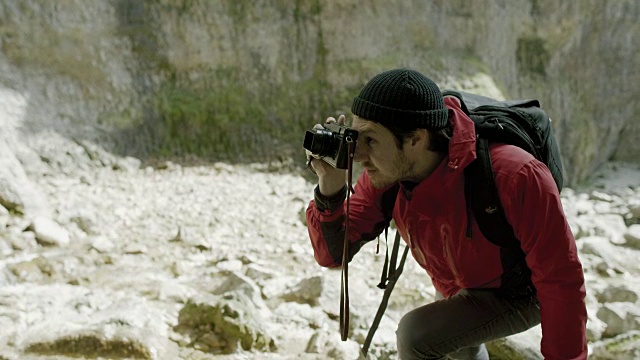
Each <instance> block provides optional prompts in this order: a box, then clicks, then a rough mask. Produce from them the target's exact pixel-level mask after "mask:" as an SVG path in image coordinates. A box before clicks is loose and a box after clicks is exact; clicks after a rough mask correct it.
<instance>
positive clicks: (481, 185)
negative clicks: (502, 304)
mask: <svg viewBox="0 0 640 360" xmlns="http://www.w3.org/2000/svg"><path fill="white" fill-rule="evenodd" d="M476 152H477V158H476V160H474V161H473V162H472V163H471V164H469V165H468V166H467V167H466V168H465V170H464V179H465V181H464V182H465V184H464V191H465V199H466V202H467V205H466V206H467V214H469V213H470V212H472V213H473V216H474V218H475V219H476V223H477V224H478V227H479V228H480V231H481V232H482V235H484V237H485V238H487V240H489V241H490V242H492V243H493V244H495V245H497V246H499V247H500V262H501V263H502V268H503V269H504V271H503V273H502V275H501V279H500V282H501V286H500V289H499V291H500V292H502V294H503V296H507V297H511V298H517V297H522V296H531V295H532V294H535V287H534V286H533V284H532V283H531V270H530V269H529V268H528V266H527V263H526V261H525V253H524V251H523V250H522V248H521V246H520V241H519V240H518V239H517V238H516V236H515V233H514V231H513V227H512V226H511V224H510V223H509V221H508V220H507V218H506V216H505V213H504V208H503V207H502V204H501V203H500V196H499V195H498V188H497V186H496V182H495V178H494V174H493V167H492V164H491V154H490V153H489V140H487V139H485V138H478V139H477V149H476ZM469 209H470V211H469ZM468 221H469V223H468V224H467V226H468V229H470V221H471V220H470V219H469V220H468ZM468 235H470V234H468Z"/></svg>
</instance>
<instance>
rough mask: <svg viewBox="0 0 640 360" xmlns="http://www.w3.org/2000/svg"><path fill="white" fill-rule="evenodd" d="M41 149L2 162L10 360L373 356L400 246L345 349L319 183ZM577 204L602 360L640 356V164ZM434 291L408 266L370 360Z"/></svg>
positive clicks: (527, 336)
mask: <svg viewBox="0 0 640 360" xmlns="http://www.w3.org/2000/svg"><path fill="white" fill-rule="evenodd" d="M28 145H29V146H28V147H24V148H22V147H15V146H12V144H11V143H10V142H9V143H5V149H4V150H5V152H2V154H3V155H2V156H3V159H2V163H3V164H4V165H5V166H4V167H3V168H4V169H5V170H4V172H2V173H1V174H0V179H1V180H2V181H0V202H1V203H2V204H4V205H5V206H0V359H2V360H14V359H34V360H40V359H42V360H44V359H78V358H79V359H97V358H103V359H107V358H108V359H125V358H135V359H356V358H357V356H358V355H357V354H358V349H359V343H361V342H362V341H363V339H364V337H365V336H366V332H367V330H368V328H369V325H370V324H371V321H372V319H373V316H374V314H375V311H376V309H377V306H378V303H379V301H380V299H381V296H382V292H381V291H380V290H379V289H377V288H376V284H377V283H378V282H379V276H380V270H381V268H382V264H383V261H384V242H382V245H381V248H382V251H381V252H380V254H377V255H376V254H375V244H370V245H367V246H366V247H365V248H364V249H363V250H362V251H361V253H360V254H359V255H358V256H357V257H356V259H355V260H354V261H353V262H352V265H351V266H350V295H351V306H350V308H351V312H352V319H351V335H350V338H349V340H348V341H346V342H342V341H340V335H339V331H338V314H339V289H340V271H339V270H328V269H323V268H320V267H318V266H317V265H316V263H315V261H314V259H313V253H312V249H311V246H310V243H309V240H308V237H307V233H306V227H305V223H304V221H305V220H304V209H305V208H306V206H307V204H308V201H309V200H310V198H311V196H312V189H313V186H314V184H312V183H310V182H308V181H306V180H305V178H304V177H303V176H301V174H300V173H296V172H285V171H282V170H279V169H274V168H273V167H269V166H263V165H253V166H231V165H228V164H222V163H216V164H211V165H207V166H180V165H177V164H175V163H171V162H164V163H161V164H159V165H157V166H154V167H150V166H141V163H140V162H139V161H138V160H136V159H131V158H117V157H115V156H113V155H111V154H109V153H107V152H105V151H103V150H102V149H101V148H100V147H97V146H95V145H91V144H89V143H85V142H81V141H77V142H70V141H69V140H67V139H65V138H62V137H60V136H57V135H56V134H55V133H50V134H44V135H41V137H39V138H32V139H29V140H28ZM8 150H11V151H12V152H9V151H8ZM562 194H563V200H564V204H565V210H566V212H567V215H568V217H569V220H570V223H571V226H572V229H573V230H574V234H575V235H576V237H577V239H578V240H577V242H578V246H579V249H580V256H581V259H582V261H583V265H584V268H585V275H586V279H587V286H588V299H587V301H588V308H589V324H588V330H589V332H588V334H589V341H590V348H591V353H592V355H591V358H592V359H637V358H640V300H639V294H640V265H639V263H638V259H639V256H640V166H638V165H637V164H636V165H631V164H611V165H610V166H608V167H607V168H606V169H604V170H603V172H602V174H601V175H599V176H596V177H594V181H593V182H592V183H591V184H590V185H589V187H588V188H580V189H577V188H576V189H569V188H567V189H564V190H563V193H562ZM390 241H391V239H390ZM433 295H434V290H433V287H432V286H431V284H430V282H429V279H428V277H427V275H426V274H425V273H424V272H423V271H422V270H420V269H418V268H417V266H416V265H415V263H414V262H413V261H411V260H409V261H408V262H407V266H406V269H405V273H404V274H403V277H402V278H401V280H400V282H399V283H398V285H397V286H396V289H395V291H394V294H393V296H392V298H391V301H390V304H389V308H388V310H387V315H386V316H385V317H384V318H383V320H382V323H381V325H380V328H379V330H378V332H377V334H376V337H375V338H374V345H373V347H372V349H371V352H370V353H371V357H372V358H376V359H394V358H395V350H394V347H395V344H394V342H395V336H394V329H395V323H396V321H397V320H398V319H399V317H400V316H401V315H402V313H403V312H404V311H406V310H407V309H409V308H411V307H414V306H417V305H420V304H423V303H425V302H429V301H431V300H432V299H433ZM539 341H540V329H539V328H534V329H532V330H530V331H528V332H526V333H523V334H519V335H517V336H513V337H511V338H509V339H505V340H501V341H497V342H494V343H492V344H490V350H491V352H492V354H493V358H497V359H535V358H541V356H540V355H539V352H538V347H539Z"/></svg>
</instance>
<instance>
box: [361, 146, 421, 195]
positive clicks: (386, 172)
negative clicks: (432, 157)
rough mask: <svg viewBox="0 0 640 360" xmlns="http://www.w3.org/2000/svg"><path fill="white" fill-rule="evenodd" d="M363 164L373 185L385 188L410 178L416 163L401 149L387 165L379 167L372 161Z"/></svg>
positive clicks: (377, 187)
mask: <svg viewBox="0 0 640 360" xmlns="http://www.w3.org/2000/svg"><path fill="white" fill-rule="evenodd" d="M362 165H363V166H364V168H365V169H366V170H367V175H368V176H369V181H370V182H371V185H372V186H373V187H374V188H376V189H384V188H386V187H388V186H390V185H392V184H395V183H397V182H400V181H402V180H405V179H409V178H411V176H412V174H413V172H414V171H413V169H414V164H413V163H412V162H411V161H409V159H407V157H406V156H405V155H404V154H403V153H402V152H401V151H399V152H398V153H397V155H396V156H395V158H394V159H393V161H391V162H390V163H389V164H388V165H387V166H385V167H377V166H375V165H374V164H372V163H370V162H366V163H363V164H362Z"/></svg>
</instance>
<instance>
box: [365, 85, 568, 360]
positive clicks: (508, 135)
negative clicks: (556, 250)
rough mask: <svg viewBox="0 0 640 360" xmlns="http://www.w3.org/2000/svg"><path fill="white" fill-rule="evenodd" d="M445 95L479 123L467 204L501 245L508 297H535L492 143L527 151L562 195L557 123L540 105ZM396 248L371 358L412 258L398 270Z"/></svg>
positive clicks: (385, 199) (387, 196)
mask: <svg viewBox="0 0 640 360" xmlns="http://www.w3.org/2000/svg"><path fill="white" fill-rule="evenodd" d="M442 95H443V96H445V97H446V96H454V97H456V98H458V100H460V105H461V108H462V110H463V111H464V112H465V113H466V114H467V116H469V118H471V120H473V122H474V123H475V129H476V138H477V139H476V152H477V158H476V160H474V161H473V162H472V163H471V164H469V165H468V166H467V167H466V168H465V171H464V177H465V199H466V200H467V207H468V210H469V211H472V212H473V216H474V217H475V219H476V222H477V223H478V226H479V228H480V230H481V231H482V234H483V235H484V236H485V237H486V238H487V239H488V240H489V241H491V242H492V243H494V244H496V245H498V246H500V252H501V253H500V258H501V261H502V266H503V268H504V269H507V270H508V271H505V273H504V274H503V277H502V279H501V280H502V284H503V287H504V289H503V290H504V292H505V295H506V296H526V295H531V294H535V288H533V286H532V284H531V271H530V270H529V268H528V267H527V266H526V263H525V262H524V256H525V254H524V252H523V251H522V249H521V248H520V242H519V241H518V240H517V239H516V237H515V235H514V232H513V227H511V225H510V224H509V222H508V221H507V219H506V217H505V215H504V209H503V208H502V205H501V204H500V198H499V196H498V189H497V188H496V184H495V179H494V176H493V168H492V164H491V156H490V154H489V144H490V143H494V142H497V143H505V144H510V145H515V146H518V147H520V148H522V149H524V150H526V151H527V152H529V153H530V154H531V155H533V156H534V157H535V158H536V159H538V160H540V161H541V162H542V163H544V164H545V165H547V167H548V168H549V170H550V171H551V175H552V176H553V179H554V180H555V182H556V185H557V186H558V190H561V189H562V185H563V173H562V162H561V158H560V150H559V148H558V144H557V142H556V139H555V137H554V136H553V131H552V129H551V119H550V118H549V116H548V115H547V113H546V112H545V111H544V110H542V109H541V108H540V103H539V102H538V100H512V101H497V100H494V99H491V98H488V97H485V96H480V95H476V94H471V93H466V92H463V91H452V90H447V91H444V92H443V93H442ZM398 191H399V185H396V186H393V187H391V188H390V189H389V190H387V191H386V192H385V193H384V194H383V196H382V209H383V213H384V214H385V217H386V219H387V221H388V222H389V223H390V222H391V214H392V212H393V208H394V205H395V200H396V197H397V194H398ZM385 234H386V230H385ZM471 235H472V234H471V222H470V221H469V222H468V223H467V236H468V237H471ZM397 242H399V236H397V235H396V243H397ZM396 243H394V246H393V254H392V264H391V266H388V264H387V262H388V260H387V259H388V256H387V259H386V260H385V265H384V269H383V274H382V279H381V281H380V284H379V285H378V287H380V288H381V289H386V291H385V296H384V297H383V302H382V303H381V305H380V308H379V310H378V314H377V316H376V319H375V320H374V326H372V328H371V330H370V334H369V336H367V341H366V343H365V346H364V348H363V353H364V354H365V355H366V352H367V350H368V347H369V344H370V342H371V338H372V337H373V332H375V327H377V323H378V322H379V320H380V317H381V316H382V313H383V312H384V307H386V302H387V301H388V297H389V295H390V292H391V290H392V289H393V285H395V282H396V281H397V279H398V277H399V276H400V274H401V273H402V265H404V260H405V258H406V255H407V251H406V249H405V252H404V254H403V256H402V260H401V261H400V265H399V266H398V268H397V269H396V267H395V257H396V256H397V252H398V246H399V245H398V244H396ZM501 290H502V289H501Z"/></svg>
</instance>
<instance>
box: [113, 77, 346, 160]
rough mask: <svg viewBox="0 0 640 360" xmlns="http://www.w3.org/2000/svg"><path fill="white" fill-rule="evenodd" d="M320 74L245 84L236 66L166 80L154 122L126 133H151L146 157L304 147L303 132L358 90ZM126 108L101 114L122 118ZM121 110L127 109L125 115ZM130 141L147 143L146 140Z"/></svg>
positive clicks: (279, 156)
mask: <svg viewBox="0 0 640 360" xmlns="http://www.w3.org/2000/svg"><path fill="white" fill-rule="evenodd" d="M319 73H320V75H318V76H317V77H313V78H310V79H308V80H303V81H291V80H289V81H283V82H282V83H280V84H275V83H268V82H259V83H253V84H252V83H249V82H248V81H247V80H246V79H242V78H241V77H240V76H239V75H238V74H239V71H237V69H232V68H228V69H219V70H217V71H214V72H213V73H212V74H210V76H209V78H206V79H205V78H203V79H202V81H201V83H198V84H194V83H191V84H185V85H178V83H177V82H169V83H167V84H165V85H164V86H163V87H162V88H161V89H160V90H159V91H158V92H157V93H156V95H155V97H154V99H153V100H152V105H151V106H152V108H153V111H152V113H154V114H155V116H156V117H157V119H156V120H154V121H144V122H143V121H140V120H137V121H136V120H132V121H131V122H133V123H135V122H137V123H138V124H139V125H138V126H134V127H132V128H131V129H129V131H128V132H129V133H130V134H134V133H135V134H146V135H148V136H149V138H150V139H155V142H154V144H155V147H153V146H152V148H150V149H149V150H150V152H151V154H148V155H150V156H151V157H154V156H160V157H174V156H175V157H184V156H196V157H199V158H207V159H211V160H223V161H237V162H246V161H261V160H283V159H291V158H295V157H296V155H301V154H303V151H302V139H303V137H304V132H305V131H306V130H307V129H309V128H311V127H312V126H313V124H315V123H318V122H322V121H323V120H324V118H326V116H329V115H334V114H335V111H336V109H344V111H343V112H346V111H348V106H349V104H350V101H351V97H352V96H353V93H354V91H355V89H336V90H333V89H332V87H331V85H330V84H328V83H327V81H326V80H324V79H323V78H322V77H321V76H322V71H319ZM120 115H123V114H112V115H110V116H107V115H105V117H104V119H105V120H104V121H111V122H112V123H116V124H125V123H126V122H127V121H126V119H121V118H119V116H120ZM124 116H126V115H124ZM124 138H126V139H127V140H126V141H127V142H129V143H135V142H140V141H143V142H149V139H146V140H140V141H132V140H131V139H130V137H126V136H125V137H124Z"/></svg>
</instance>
